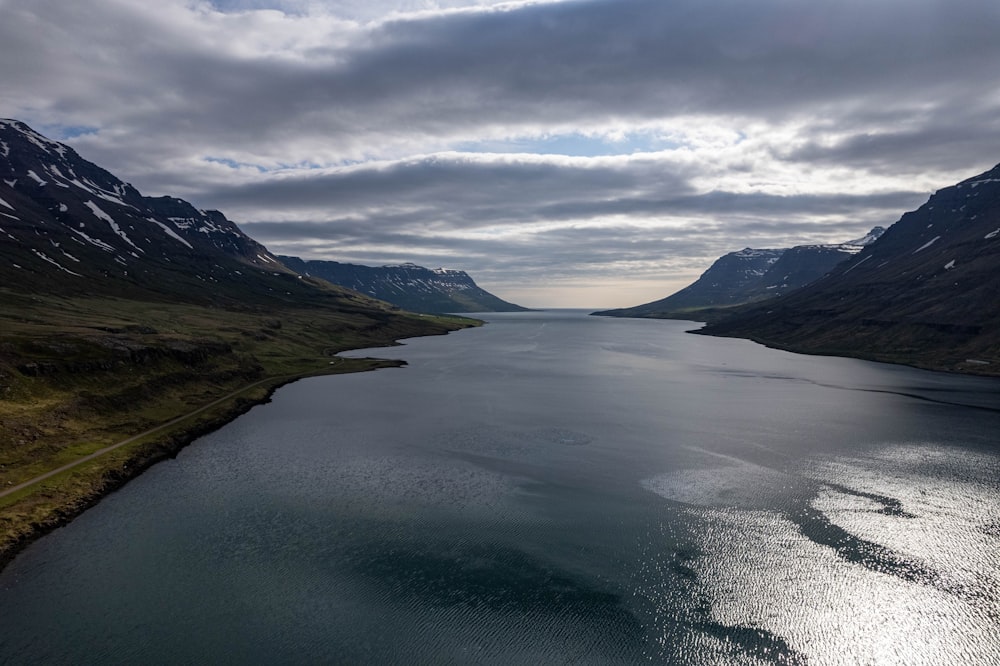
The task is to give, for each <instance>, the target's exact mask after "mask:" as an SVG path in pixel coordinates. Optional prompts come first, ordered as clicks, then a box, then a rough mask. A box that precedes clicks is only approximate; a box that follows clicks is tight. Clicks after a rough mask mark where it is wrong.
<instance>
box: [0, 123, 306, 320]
mask: <svg viewBox="0 0 1000 666" xmlns="http://www.w3.org/2000/svg"><path fill="white" fill-rule="evenodd" d="M0 280H2V282H3V284H5V285H24V286H25V288H26V289H28V290H30V292H32V293H58V294H61V295H68V296H69V295H100V296H123V297H130V298H131V297H142V298H154V299H156V298H159V299H166V300H182V301H185V302H200V303H213V304H224V303H229V302H234V301H240V300H241V299H243V298H245V297H246V296H248V295H249V296H252V297H254V298H257V299H264V300H268V299H274V298H277V299H279V300H280V299H281V298H282V297H284V296H288V295H291V294H293V293H295V292H303V286H302V285H300V284H298V283H299V282H300V280H299V279H298V277H297V276H295V275H294V274H292V273H291V271H289V270H288V269H286V268H285V267H284V266H282V265H281V263H280V262H279V261H278V260H277V258H275V257H274V256H273V255H272V254H271V253H270V252H268V251H267V248H265V247H264V246H263V245H261V244H259V243H257V242H256V241H254V240H253V239H252V238H250V237H248V236H247V235H246V234H244V233H243V232H242V231H240V230H239V228H238V227H237V226H236V225H235V224H233V223H232V222H230V221H229V220H227V219H226V217H225V216H224V215H223V214H222V213H220V212H218V211H204V210H197V209H196V208H195V207H194V206H192V205H191V204H189V203H187V202H186V201H183V200H181V199H176V198H173V197H159V198H151V197H144V196H142V195H141V194H140V193H139V192H138V191H137V190H136V189H135V188H134V187H132V186H131V185H129V184H128V183H124V182H122V181H121V180H119V179H118V178H116V177H115V176H113V175H112V174H110V173H109V172H107V171H105V170H104V169H102V168H100V167H99V166H97V165H95V164H93V163H91V162H88V161H87V160H85V159H83V158H82V157H80V156H79V155H78V154H77V153H76V151H74V150H73V149H72V148H70V147H68V146H65V145H63V144H61V143H58V142H55V141H51V140H49V139H47V138H45V137H44V136H42V135H41V134H38V133H37V132H35V131H34V130H32V129H31V128H30V127H28V126H27V125H25V124H24V123H21V122H19V121H16V120H0Z"/></svg>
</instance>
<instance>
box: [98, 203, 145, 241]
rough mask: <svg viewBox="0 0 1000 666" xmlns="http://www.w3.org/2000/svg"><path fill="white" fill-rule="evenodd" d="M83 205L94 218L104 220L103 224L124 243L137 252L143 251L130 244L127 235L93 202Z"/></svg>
mask: <svg viewBox="0 0 1000 666" xmlns="http://www.w3.org/2000/svg"><path fill="white" fill-rule="evenodd" d="M84 205H85V206H86V207H87V208H89V209H90V211H91V212H92V213H93V214H94V216H95V217H97V219H99V220H104V221H105V222H107V223H108V225H109V226H110V227H111V230H112V231H114V232H115V233H116V234H118V235H119V236H121V238H122V240H124V241H125V242H126V243H128V244H129V245H131V246H132V247H134V248H135V249H137V250H139V251H140V252H142V251H143V250H142V248H140V247H139V246H138V245H136V244H135V243H133V242H132V239H131V238H129V237H128V234H126V233H125V231H124V230H123V229H122V228H121V227H120V226H118V223H117V222H115V221H114V219H113V218H112V217H111V216H110V215H108V214H107V213H105V212H104V211H103V210H101V209H100V208H99V207H98V205H97V204H95V203H94V202H93V201H87V202H86V203H85V204H84Z"/></svg>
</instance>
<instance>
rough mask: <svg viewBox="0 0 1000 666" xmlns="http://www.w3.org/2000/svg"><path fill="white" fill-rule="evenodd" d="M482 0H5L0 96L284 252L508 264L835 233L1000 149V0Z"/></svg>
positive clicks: (530, 274) (148, 182) (552, 266)
mask: <svg viewBox="0 0 1000 666" xmlns="http://www.w3.org/2000/svg"><path fill="white" fill-rule="evenodd" d="M492 4H495V3H494V2H493V1H492V0H450V1H449V2H447V3H444V4H443V6H449V7H463V6H464V7H467V9H468V10H467V11H462V12H449V11H432V12H424V13H421V14H411V15H389V11H390V10H392V9H398V10H401V11H411V10H414V9H416V8H418V7H420V6H422V5H423V3H421V2H417V1H416V0H412V1H411V0H401V1H400V2H388V1H385V2H383V1H378V2H360V1H359V0H358V1H355V0H351V1H350V2H341V3H323V2H316V1H314V0H313V1H310V0H273V1H265V0H216V1H215V2H214V3H211V4H209V3H191V2H186V1H185V0H164V2H161V3H155V4H150V3H145V2H140V1H139V0H115V1H112V0H92V1H91V2H88V3H72V2H64V1H63V0H0V6H2V11H3V14H4V19H3V21H2V22H0V55H3V56H4V57H2V58H0V80H2V81H4V94H3V98H2V99H0V115H3V116H11V117H18V118H21V119H22V120H25V121H27V122H29V123H30V124H33V125H35V126H36V127H37V128H38V129H41V130H43V131H46V132H48V133H49V134H54V135H56V137H57V138H58V136H59V135H60V133H62V134H64V135H65V136H73V137H74V138H73V139H72V140H71V141H70V142H71V143H72V144H73V145H74V146H75V147H77V148H78V150H79V151H80V152H81V153H82V154H83V155H84V156H85V157H87V158H89V159H92V160H94V161H96V162H98V163H99V164H101V165H102V166H105V167H107V168H109V169H110V170H112V171H113V172H115V173H116V174H117V175H119V176H120V177H122V178H123V179H125V180H129V181H131V182H133V183H134V184H135V185H136V186H138V187H139V188H140V189H142V190H143V191H145V192H147V193H149V194H162V193H169V194H175V195H179V196H184V197H187V198H189V199H191V200H192V201H193V202H195V203H196V205H199V206H204V207H209V206H211V207H218V208H221V209H223V210H224V211H225V212H226V213H227V214H228V215H229V216H230V217H233V218H235V219H237V220H241V221H244V222H245V223H246V224H245V227H246V228H247V229H248V230H249V231H250V232H251V233H254V234H257V233H259V234H261V237H262V240H264V241H265V242H268V243H270V244H273V245H275V246H276V249H279V250H286V249H288V248H292V249H297V251H298V253H300V254H303V255H310V254H316V255H320V254H322V255H323V256H326V257H327V258H338V257H340V258H344V259H351V258H365V259H367V260H370V261H382V260H384V261H392V260H397V259H398V260H414V261H421V262H427V263H445V264H449V265H455V264H456V263H458V264H460V265H459V266H458V267H462V268H468V269H469V270H472V271H483V272H485V273H486V274H489V275H491V276H495V277H496V278H497V279H498V280H499V279H501V278H503V276H504V275H507V276H508V277H509V280H514V279H515V278H514V277H510V276H514V275H517V276H520V277H523V279H524V280H526V281H530V280H532V279H537V278H538V276H540V275H559V276H575V275H582V274H583V273H589V274H590V275H595V276H597V275H600V276H612V275H615V274H616V273H618V272H620V271H634V272H636V273H642V274H645V275H649V276H654V275H658V274H662V273H663V271H664V270H677V271H682V272H685V273H690V272H691V271H693V270H695V267H696V266H697V265H699V264H701V265H703V264H705V263H707V262H708V261H710V260H711V259H712V258H714V256H717V255H718V254H721V253H722V252H725V251H730V250H732V249H738V248H739V247H742V246H744V245H757V246H760V245H770V246H785V245H791V244H794V243H800V242H811V241H831V240H841V239H844V238H846V237H850V236H852V235H857V234H858V233H860V232H863V231H865V230H866V229H867V227H869V226H871V225H872V224H874V223H882V224H886V223H889V222H892V221H893V220H895V219H897V218H898V216H899V214H901V213H902V212H903V211H904V210H907V209H910V208H913V207H915V206H916V205H918V204H919V203H920V202H921V201H922V199H923V198H924V197H925V196H926V195H927V194H928V192H929V190H930V189H933V188H934V187H940V186H944V185H948V184H950V183H952V182H954V181H956V180H958V179H960V178H963V177H967V176H969V175H972V174H973V173H976V172H977V171H980V170H983V169H986V168H988V167H990V166H992V165H993V164H995V163H996V162H997V161H1000V120H998V118H1000V98H997V96H996V92H995V91H996V90H998V89H1000V69H998V68H997V67H996V66H995V64H996V63H997V62H1000V40H998V39H996V35H997V34H1000V5H998V4H997V3H996V2H993V0H947V1H946V0H881V1H880V2H876V3H871V2H862V1H861V0H844V1H843V2H837V3H803V2H801V1H799V0H715V1H712V2H706V1H705V0H672V1H671V2H664V1H663V0H569V1H566V2H557V3H545V2H543V3H538V4H525V5H523V6H512V7H505V8H496V7H494V8H492V9H488V8H486V7H482V6H480V5H484V6H488V5H492ZM324 6H325V7H327V10H328V12H327V13H322V12H318V11H317V8H318V7H324ZM212 7H215V8H216V9H220V10H224V11H225V12H226V13H222V12H219V11H215V10H214V9H212ZM267 7H270V8H274V9H278V10H284V11H285V12H287V13H281V12H280V11H271V12H261V11H252V10H257V9H262V8H267ZM338 8H340V9H341V10H343V13H342V14H340V15H339V16H334V15H332V13H331V12H335V11H338ZM241 10H245V11H241ZM81 128H83V129H87V130H92V131H89V132H88V133H84V134H81V135H79V136H75V135H77V134H79V133H80V131H81ZM637 129H641V130H642V131H643V132H646V133H647V134H650V135H656V136H658V137H659V138H660V140H659V144H658V145H665V146H667V147H666V148H665V149H664V150H663V152H662V153H661V154H657V155H649V156H645V157H641V158H639V157H636V158H633V159H625V157H622V158H620V159H618V158H615V159H597V158H593V159H586V158H579V159H567V158H561V157H558V156H542V157H539V156H536V157H533V158H529V157H527V156H524V155H510V156H506V157H501V156H497V155H461V154H457V153H455V152H454V151H455V149H456V147H463V148H464V149H465V150H476V147H477V145H478V146H482V147H483V149H484V150H485V147H486V146H494V145H503V144H504V143H505V142H508V143H510V144H511V145H518V146H522V147H524V148H523V150H527V151H531V150H533V149H534V150H536V152H540V151H541V150H542V149H543V148H542V147H543V146H544V145H546V144H545V140H546V139H548V138H551V137H560V136H567V135H573V136H577V137H588V140H591V141H604V142H605V146H607V147H610V148H612V149H613V147H614V145H615V144H614V141H615V140H616V139H615V137H616V136H619V135H621V134H623V133H624V134H628V132H629V131H631V130H637ZM622 145H623V146H626V145H628V142H627V141H625V142H623V144H622ZM533 146H537V147H536V148H533ZM629 151H630V149H628V148H622V149H621V152H622V153H628V152H629ZM612 152H613V150H612ZM226 164H232V165H243V166H241V167H239V168H231V167H229V166H226ZM493 227H496V229H495V233H493V234H492V235H490V233H488V232H489V231H490V230H491V229H492V228H493ZM406 251H412V252H413V255H414V256H403V254H404V253H405V252H406ZM449 253H453V256H454V258H455V259H456V260H458V261H457V262H456V261H451V260H449V259H448V257H449ZM658 258H659V259H658ZM657 262H659V263H657ZM664 267H666V268H664ZM702 267H704V266H702ZM504 271H509V272H507V273H505V272H504ZM503 279H505V280H507V279H508V278H503ZM518 279H520V278H518ZM509 280H508V281H509Z"/></svg>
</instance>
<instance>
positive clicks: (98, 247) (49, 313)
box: [0, 120, 474, 566]
mask: <svg viewBox="0 0 1000 666" xmlns="http://www.w3.org/2000/svg"><path fill="white" fill-rule="evenodd" d="M472 324H474V322H472V320H468V319H459V318H454V317H451V318H446V317H431V316H425V315H417V314H412V313H406V312H400V311H399V310H398V309H396V308H393V307H392V306H391V305H389V304H388V303H383V302H381V301H377V300H374V299H372V298H370V297H368V296H365V295H362V294H359V293H357V292H354V291H350V290H348V289H344V288H342V287H337V286H334V285H331V284H330V283H328V282H326V281H323V280H318V279H314V278H310V277H307V276H301V275H299V274H297V273H295V272H294V271H291V270H289V269H288V268H287V267H285V266H284V265H283V264H282V263H281V262H280V261H279V260H278V259H277V258H276V257H275V256H274V255H273V254H271V253H270V252H269V251H268V250H267V248H265V247H264V246H263V245H261V244H260V243H258V242H256V241H255V240H253V239H252V238H250V237H248V236H247V235H246V234H244V233H243V232H242V231H240V229H239V228H238V227H237V226H236V225H235V224H234V223H233V222H231V221H229V220H228V219H226V217H225V215H223V214H222V213H220V212H218V211H212V210H199V209H197V208H195V207H194V206H192V205H191V204H189V203H188V202H186V201H183V200H181V199H177V198H174V197H146V196H143V195H142V194H141V193H140V192H138V191H137V190H136V189H135V188H134V187H132V186H131V185H129V184H128V183H125V182H123V181H121V180H119V179H118V178H117V177H115V176H114V175H112V174H111V173H109V172H108V171H105V170H104V169H102V168H100V167H99V166H97V165H95V164H93V163H91V162H88V161H87V160H85V159H83V158H82V157H80V155H78V154H77V153H76V152H75V151H74V150H73V149H72V148H70V147H69V146H66V145H63V144H61V143H57V142H55V141H51V140H49V139H47V138H46V137H44V136H42V135H41V134H39V133H37V132H35V131H34V130H32V129H31V128H30V127H28V126H27V125H25V124H24V123H21V122H18V121H16V120H0V498H3V501H2V502H0V566H2V565H3V563H4V562H5V561H6V560H7V559H8V558H9V557H10V555H11V553H13V552H14V551H16V550H17V549H18V548H20V547H22V546H23V545H24V544H25V543H26V542H27V541H28V540H30V539H31V538H33V537H35V536H37V535H38V534H40V533H44V532H45V531H47V530H49V529H52V528H53V527H56V526H58V525H60V524H62V523H64V522H65V521H66V520H68V519H69V518H71V517H72V516H74V515H76V514H78V513H79V512H80V511H82V510H84V509H85V508H86V507H87V506H89V505H90V504H92V503H93V502H95V501H97V499H99V498H100V497H101V496H103V495H104V494H106V493H107V492H109V491H110V490H112V489H114V488H116V487H118V486H119V485H121V484H122V483H124V482H125V481H126V480H128V479H129V478H131V477H133V476H135V475H136V474H138V473H140V472H141V471H142V470H143V469H145V468H146V467H148V466H149V465H150V464H152V463H153V462H155V461H156V460H159V459H162V458H164V457H167V456H171V455H174V454H175V453H176V452H177V450H178V449H179V448H180V447H181V446H183V445H185V444H186V443H187V442H189V441H191V440H192V439H193V438H194V437H196V436H197V435H199V434H201V433H204V432H206V431H208V430H211V429H213V428H215V427H218V426H219V425H221V424H222V423H224V422H225V421H227V420H229V419H231V418H233V417H234V416H235V415H237V414H239V413H241V412H243V411H246V410H247V409H249V408H250V406H252V405H254V404H257V403H259V402H262V401H264V400H266V399H267V397H268V395H270V392H271V391H273V390H274V389H275V388H276V387H277V386H280V385H281V384H283V383H286V382H288V381H291V380H293V379H296V378H299V377H302V376H306V375H312V374H330V373H331V372H347V371H356V370H363V369H372V368H375V367H383V366H386V365H398V363H395V362H388V361H378V360H374V359H342V358H339V357H337V356H336V354H337V352H340V351H344V350H346V349H357V348H366V347H378V346H386V345H391V344H394V343H395V341H396V340H398V339H400V338H406V337H412V336H417V335H432V334H441V333H446V332H448V331H452V330H456V329H458V328H463V327H466V326H469V325H472ZM138 433H143V434H142V436H141V437H138V438H137V437H136V435H137V434H138ZM133 440H135V441H133ZM114 443H122V447H120V448H117V449H115V450H114V451H113V452H108V453H106V454H102V455H100V457H98V458H96V459H94V460H93V461H90V462H88V463H87V464H85V465H80V466H79V467H76V468H74V469H73V470H72V471H70V472H64V473H60V474H59V475H58V476H54V477H53V478H51V479H49V480H46V481H45V482H44V483H41V484H34V485H31V486H30V487H29V488H28V489H25V490H16V489H18V486H19V485H20V484H22V483H25V482H27V481H30V480H31V479H33V478H35V477H36V476H38V475H39V474H42V473H43V472H47V471H51V470H54V469H57V468H59V467H61V466H62V465H64V464H66V463H67V462H70V461H74V460H79V459H81V458H82V457H84V456H87V455H88V454H92V453H97V452H100V451H102V450H103V449H105V447H108V446H110V445H112V444H114ZM10 490H16V492H17V494H16V495H8V494H7V492H5V491H10ZM5 495H6V496H5Z"/></svg>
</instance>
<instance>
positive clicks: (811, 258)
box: [594, 227, 885, 318]
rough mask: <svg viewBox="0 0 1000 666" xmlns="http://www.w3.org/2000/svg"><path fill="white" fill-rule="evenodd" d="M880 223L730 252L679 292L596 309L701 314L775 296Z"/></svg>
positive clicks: (815, 274) (821, 269)
mask: <svg viewBox="0 0 1000 666" xmlns="http://www.w3.org/2000/svg"><path fill="white" fill-rule="evenodd" d="M884 231H885V230H884V229H883V228H882V227H875V228H874V229H872V230H871V231H870V232H869V233H868V234H867V235H866V236H864V237H863V238H859V239H857V240H852V241H848V242H846V243H839V244H836V245H800V246H797V247H793V248H790V249H778V250H755V249H752V248H745V249H743V250H740V251H739V252H730V253H729V254H726V255H723V256H722V257H720V258H719V259H717V260H716V261H715V263H713V264H712V265H711V266H710V267H709V268H708V270H707V271H705V272H704V273H703V274H702V275H701V277H699V278H698V280H696V281H695V282H693V283H692V284H690V285H688V286H687V287H685V288H684V289H681V290H680V291H678V292H677V293H675V294H673V295H671V296H667V297H666V298H662V299H660V300H658V301H654V302H652V303H646V304H644V305H637V306H635V307H631V308H622V309H618V310H608V311H605V312H595V313H594V314H596V315H600V316H611V317H651V318H658V317H668V318H669V317H681V318H689V317H692V318H697V317H698V316H699V313H697V312H695V311H699V310H704V311H708V310H709V309H712V310H715V309H719V308H730V307H733V306H735V305H741V304H743V303H750V302H753V301H758V300H763V299H767V298H774V297H776V296H780V295H782V294H786V293H788V292H790V291H793V290H795V289H798V288H800V287H802V286H805V285H807V284H809V283H810V282H812V281H814V280H817V279H819V278H820V277H822V276H823V275H826V274H827V273H828V272H829V271H830V270H832V269H833V268H834V267H835V266H836V265H837V264H839V263H840V262H842V261H844V260H845V259H847V258H849V257H851V256H853V255H855V254H857V253H858V252H860V251H861V249H862V248H863V247H864V246H865V245H868V244H869V243H871V242H873V241H874V240H875V239H876V238H878V237H879V236H881V235H882V233H883V232H884Z"/></svg>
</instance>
